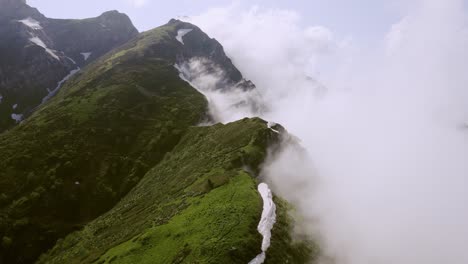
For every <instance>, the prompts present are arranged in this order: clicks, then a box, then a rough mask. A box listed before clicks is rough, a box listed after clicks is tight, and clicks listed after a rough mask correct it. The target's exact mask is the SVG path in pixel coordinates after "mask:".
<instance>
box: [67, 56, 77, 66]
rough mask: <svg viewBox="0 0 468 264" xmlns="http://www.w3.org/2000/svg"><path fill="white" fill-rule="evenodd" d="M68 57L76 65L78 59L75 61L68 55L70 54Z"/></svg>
mask: <svg viewBox="0 0 468 264" xmlns="http://www.w3.org/2000/svg"><path fill="white" fill-rule="evenodd" d="M66 57H67V59H69V60H70V61H71V62H73V64H75V65H76V61H75V60H74V59H72V58H70V57H68V56H66Z"/></svg>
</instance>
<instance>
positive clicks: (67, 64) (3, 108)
mask: <svg viewBox="0 0 468 264" xmlns="http://www.w3.org/2000/svg"><path fill="white" fill-rule="evenodd" d="M137 34H138V31H137V30H136V28H135V27H134V26H133V25H132V22H131V21H130V19H129V18H128V17H127V16H126V15H125V14H121V13H118V12H117V11H110V12H106V13H104V14H102V15H101V16H99V17H96V18H89V19H81V20H79V19H49V18H47V17H45V16H44V15H42V14H41V13H40V12H39V11H38V10H37V9H35V8H32V7H30V6H28V5H27V4H26V3H25V1H22V0H0V36H2V37H1V38H0V58H1V59H0V98H1V99H0V132H1V131H3V130H5V129H7V128H9V127H12V126H13V125H14V124H16V123H19V122H20V121H22V120H23V119H24V118H25V117H26V116H27V115H29V114H30V113H31V112H32V111H33V110H34V109H35V108H36V107H37V106H38V105H39V104H41V103H42V102H43V101H46V100H47V99H49V98H50V97H51V96H52V95H54V94H55V93H56V90H57V89H58V88H60V87H59V86H60V85H61V81H62V80H64V79H66V77H67V76H69V75H70V74H71V73H75V72H76V70H77V69H79V68H80V67H82V66H84V65H86V64H88V63H90V62H91V61H93V60H94V59H96V58H98V57H99V56H101V55H103V54H104V53H106V52H108V51H110V50H111V49H113V48H115V47H117V46H119V45H122V44H123V43H125V42H127V41H128V40H130V39H131V38H133V37H135V36H136V35H137Z"/></svg>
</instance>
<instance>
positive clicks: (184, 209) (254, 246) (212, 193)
mask: <svg viewBox="0 0 468 264" xmlns="http://www.w3.org/2000/svg"><path fill="white" fill-rule="evenodd" d="M271 140H273V135H272V133H271V130H269V129H268V128H267V127H266V123H265V122H264V121H261V120H260V119H252V120H250V119H245V120H242V121H238V122H235V123H231V124H229V125H220V124H219V125H215V126H212V127H192V128H190V129H189V131H188V132H187V134H186V135H185V136H184V137H183V138H182V140H181V141H180V142H179V144H178V145H177V146H176V148H175V149H174V150H173V151H172V152H171V153H170V154H168V155H167V156H166V157H165V159H164V160H163V161H162V162H161V163H160V164H158V165H157V166H155V167H154V168H153V169H152V170H151V171H150V172H148V173H147V174H146V175H145V177H144V178H143V179H142V180H141V182H140V183H139V184H138V185H137V186H136V187H135V188H134V189H133V190H132V191H131V192H130V193H129V194H128V195H127V196H126V197H125V198H124V199H123V200H122V201H121V202H120V203H119V204H118V205H116V206H115V207H114V208H113V209H112V210H111V211H109V212H108V213H107V214H104V215H103V216H101V217H99V218H98V219H96V220H95V221H93V222H92V223H90V224H89V225H88V226H86V228H85V229H84V230H83V231H81V232H77V233H74V234H72V235H70V236H69V237H67V238H66V239H65V240H64V241H62V242H61V243H58V245H57V246H56V247H55V248H54V249H53V250H52V251H51V252H50V253H49V255H48V256H46V257H44V258H43V259H42V262H43V263H64V262H66V263H92V262H94V261H97V262H102V261H107V262H108V261H109V260H110V259H112V258H118V259H119V261H122V263H132V262H133V263H171V262H172V261H176V259H186V261H189V260H198V261H200V263H245V262H248V261H247V260H248V259H250V258H253V257H254V256H255V255H256V254H257V253H258V251H259V246H260V244H261V237H260V235H259V234H258V232H257V230H256V226H257V224H258V221H259V218H260V214H261V208H262V201H261V198H260V196H259V195H258V193H257V191H256V183H255V180H254V179H253V178H252V177H251V176H249V175H248V173H247V172H246V170H247V171H248V170H249V169H248V168H254V167H257V166H258V162H259V161H261V160H262V159H263V157H264V156H265V154H266V152H265V150H266V146H267V144H268V142H269V141H271ZM259 157H260V160H259V159H258V158H259ZM126 241H127V242H126ZM124 242H125V243H124ZM121 243H123V244H121ZM119 244H121V245H119ZM109 249H111V250H110V251H109V252H107V254H106V255H105V256H102V255H103V254H105V253H106V251H107V250H109ZM114 256H116V257H114ZM152 256H153V257H152ZM99 259H100V260H102V261H98V260H99ZM235 259H238V260H239V261H240V262H234V260H235ZM214 260H219V261H220V262H216V261H214ZM221 260H224V261H221ZM228 260H230V261H228ZM154 261H156V262H154ZM157 261H160V262H157ZM189 262H190V261H189Z"/></svg>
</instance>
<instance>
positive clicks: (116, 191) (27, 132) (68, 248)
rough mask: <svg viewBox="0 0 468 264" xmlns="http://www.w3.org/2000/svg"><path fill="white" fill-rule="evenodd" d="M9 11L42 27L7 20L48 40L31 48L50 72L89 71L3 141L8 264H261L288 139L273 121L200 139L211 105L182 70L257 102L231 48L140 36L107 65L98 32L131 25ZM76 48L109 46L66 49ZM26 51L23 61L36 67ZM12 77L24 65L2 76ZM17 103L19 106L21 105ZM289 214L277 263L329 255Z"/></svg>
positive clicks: (280, 228) (193, 39) (278, 231)
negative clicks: (266, 218) (263, 225)
mask: <svg viewBox="0 0 468 264" xmlns="http://www.w3.org/2000/svg"><path fill="white" fill-rule="evenodd" d="M0 1H2V2H1V3H2V4H4V3H7V2H8V4H9V5H10V8H11V9H12V10H15V12H18V13H21V14H22V15H21V17H22V18H24V16H23V15H25V14H26V18H28V17H30V18H31V19H27V20H26V21H23V22H17V21H16V20H15V19H7V20H8V21H9V22H8V23H9V25H10V26H11V27H16V30H13V29H11V31H9V32H10V34H13V33H15V32H16V34H17V35H18V36H20V35H21V34H23V35H24V36H23V37H15V36H14V35H15V34H13V35H12V37H11V39H18V41H20V42H21V41H23V42H24V43H29V42H31V40H30V39H29V38H32V37H31V34H37V36H38V37H39V38H40V39H41V40H42V39H44V41H47V44H46V43H45V42H44V44H46V45H47V46H46V47H48V48H49V50H47V49H46V48H44V47H39V48H38V47H37V45H36V44H31V43H29V44H28V45H30V46H27V45H26V47H27V48H25V49H33V50H34V52H35V53H34V54H35V55H34V56H32V57H31V58H34V59H35V60H38V61H37V63H38V65H42V64H41V62H43V60H44V65H46V66H48V67H49V68H47V67H45V66H44V68H43V69H47V72H48V71H51V70H52V68H50V67H52V66H53V65H55V66H56V67H57V68H56V70H57V71H59V70H60V69H62V70H63V74H67V71H69V70H70V71H71V70H73V69H75V68H74V67H77V66H79V67H80V68H81V70H80V71H79V72H76V73H75V74H74V75H73V76H69V78H67V81H66V82H63V87H62V88H61V89H60V90H59V91H57V93H56V95H55V96H51V97H50V98H49V100H48V101H46V102H44V104H42V105H40V106H39V107H37V108H36V110H35V111H34V112H32V114H31V115H30V116H29V117H28V118H27V119H25V120H24V121H23V122H21V123H20V124H18V125H17V126H14V127H13V128H11V129H9V130H7V131H4V132H3V133H0V168H2V169H1V170H0V263H35V262H37V263H248V262H249V261H250V260H252V259H253V258H255V257H256V256H257V254H259V253H260V251H261V245H262V237H261V235H260V234H259V233H258V232H257V225H258V223H259V220H260V217H261V215H262V198H261V196H260V194H259V192H258V191H257V189H256V186H257V184H258V183H259V180H258V179H257V176H258V172H259V171H260V168H261V164H262V163H263V161H264V160H265V158H266V156H267V153H268V149H270V148H271V147H273V146H275V145H276V144H279V143H280V142H281V137H282V135H284V134H281V133H286V132H285V130H284V129H282V128H281V127H280V126H279V125H278V126H277V127H275V128H274V129H272V128H270V127H269V125H268V124H267V122H265V121H263V120H261V119H259V118H253V119H243V120H239V121H237V122H234V123H230V124H225V125H223V124H215V125H212V126H198V125H199V124H200V122H201V121H203V120H206V118H207V115H208V101H207V99H206V98H205V97H204V96H203V95H202V94H201V93H200V92H199V91H197V90H196V89H195V88H194V87H192V86H191V85H190V83H189V82H187V81H186V80H184V79H183V78H181V73H180V72H179V69H177V68H176V65H179V64H182V63H184V62H186V61H189V60H191V59H202V60H204V61H210V63H211V64H210V65H212V68H211V70H215V69H221V70H222V71H223V72H224V76H223V80H222V82H219V83H217V84H216V87H215V89H220V91H222V90H223V89H232V87H235V88H236V89H237V88H240V89H255V86H254V85H253V83H251V82H250V81H247V80H245V79H244V78H243V76H242V74H241V73H240V72H239V70H238V69H237V68H236V67H235V66H234V65H233V63H232V61H231V60H230V59H229V58H228V56H227V55H226V54H225V52H224V49H223V47H222V46H221V44H220V43H219V42H218V41H216V40H215V39H212V38H210V37H209V36H208V35H207V34H205V33H204V32H203V31H202V30H200V29H199V28H198V27H196V26H194V25H192V24H189V23H184V22H181V21H178V20H171V21H170V22H169V23H168V24H166V25H163V26H161V27H158V28H156V29H153V30H150V31H147V32H143V33H140V34H138V35H137V36H134V37H131V36H132V35H134V34H135V33H134V32H133V31H132V30H129V31H128V32H127V33H128V35H127V37H128V41H126V42H125V43H123V44H122V45H117V44H116V43H117V41H116V42H115V46H118V47H115V48H114V49H112V50H111V51H109V52H107V53H105V51H104V48H102V50H100V49H99V47H104V46H105V45H103V46H99V45H98V43H101V42H100V41H98V40H96V38H99V37H98V36H97V35H93V34H94V33H90V32H92V29H95V27H94V25H95V24H96V23H97V24H100V23H101V22H102V20H106V21H107V20H110V21H114V19H113V17H114V16H119V17H121V16H123V15H119V14H118V13H115V12H110V13H105V14H104V15H102V16H100V17H98V18H95V19H89V20H73V21H71V20H50V19H46V18H41V17H40V16H41V15H40V14H39V13H38V12H37V10H35V9H32V8H30V7H28V6H26V5H25V4H24V1H5V0H0ZM36 12H37V13H36ZM6 13H8V12H6ZM34 14H36V15H34ZM8 16H10V15H4V17H8ZM109 17H110V18H109ZM35 21H37V23H36V22H35ZM96 21H101V22H96ZM122 21H123V20H122ZM102 23H104V25H107V26H106V27H108V28H112V26H111V25H109V24H106V23H107V22H102ZM111 24H113V25H116V27H120V26H118V25H120V24H119V23H117V22H115V23H114V22H113V23H111ZM0 25H3V24H0ZM123 25H126V23H123ZM130 25H131V24H130ZM38 26H40V27H41V28H42V29H34V28H37V27H38ZM88 26H89V27H90V28H91V29H84V28H87V27H88ZM0 27H1V26H0ZM131 27H132V26H131ZM6 28H8V26H7V27H6ZM66 28H75V29H76V28H79V29H76V30H66ZM96 28H99V27H98V26H96ZM47 29H51V30H50V32H48V31H47ZM129 29H130V28H129ZM96 30H101V29H96ZM7 31H8V30H7ZM116 31H119V32H122V30H116ZM124 31H125V30H124ZM18 32H20V33H18ZM21 32H23V33H21ZM59 36H60V37H59ZM66 36H68V37H66ZM76 36H80V37H77V38H87V37H89V42H93V41H95V43H97V44H96V45H95V46H81V45H87V44H86V43H84V42H83V43H81V44H80V42H79V41H77V42H76V43H71V42H68V40H66V39H67V38H75V37H76ZM49 39H50V42H48V41H49ZM53 39H54V40H53ZM59 39H60V40H59ZM104 39H106V38H104ZM119 40H120V39H119ZM122 41H123V40H122ZM23 42H22V43H23ZM85 42H86V41H85ZM93 47H94V48H93ZM23 48H24V47H23ZM92 48H93V49H92ZM58 50H60V51H58ZM83 51H90V52H93V53H95V55H94V56H95V57H92V56H93V55H91V56H90V57H89V58H88V60H93V61H92V62H90V61H86V60H84V58H85V57H83V58H82V59H81V60H80V58H79V57H80V55H81V54H80V53H82V52H83ZM18 52H20V53H18V54H17V56H11V60H18V61H22V58H23V57H21V54H22V53H21V52H24V51H18ZM102 53H105V54H104V55H102V56H99V55H101V54H102ZM55 56H56V57H58V59H57V58H56V57H55ZM67 57H69V58H67ZM28 58H29V57H28ZM72 60H73V61H75V62H73V61H72ZM22 63H26V62H22ZM29 63H32V62H31V61H28V63H26V64H27V65H32V66H31V67H32V68H34V67H33V66H34V65H35V64H29ZM19 64H20V63H18V65H19ZM9 65H17V64H15V62H11V63H7V62H4V63H3V66H2V67H5V68H8V67H10V66H9ZM15 67H17V66H15ZM41 67H42V66H41ZM2 69H3V68H2ZM54 70H55V68H54ZM208 71H210V68H209V67H208ZM23 74H24V76H25V77H28V78H29V75H31V76H35V77H34V78H40V75H38V74H37V73H36V72H35V71H28V72H25V73H23ZM2 76H14V74H13V75H11V73H9V75H2ZM65 76H66V75H65ZM2 78H3V77H2ZM4 78H5V80H10V77H8V78H7V77H4ZM31 78H33V77H31ZM57 78H63V76H58V77H57ZM53 81H55V80H53ZM17 82H20V79H18V80H17ZM2 87H3V86H2ZM22 88H24V87H22ZM2 89H3V88H2ZM10 89H11V90H12V91H13V90H18V91H20V89H19V88H18V89H14V88H12V87H10ZM37 89H40V88H37ZM5 90H7V89H5ZM21 91H22V90H21ZM19 94H20V93H19ZM5 95H6V96H9V95H8V94H6V93H5ZM24 95H27V94H24ZM18 98H19V97H18ZM40 98H41V97H40V96H39V97H38V99H40ZM17 100H19V99H17ZM5 102H6V103H5ZM4 103H5V105H6V104H12V102H11V101H10V99H8V97H6V100H5V101H4ZM37 103H40V100H39V102H37ZM33 105H34V104H31V109H32V106H33ZM0 111H3V109H0ZM25 111H26V110H25ZM15 113H18V114H19V113H23V112H15ZM278 131H281V133H280V132H278ZM275 203H276V204H277V212H276V214H277V223H276V224H275V227H274V229H273V231H272V232H273V233H272V237H273V241H272V245H271V248H270V251H269V252H271V254H269V253H267V259H266V262H265V263H285V262H286V263H307V262H308V260H309V259H310V257H312V256H313V254H315V253H316V251H314V249H315V248H314V247H313V245H312V244H311V243H309V242H304V241H295V240H293V239H292V235H291V233H292V223H291V220H290V218H289V217H288V214H287V212H288V210H289V206H288V204H287V203H286V202H284V201H282V200H281V199H280V198H278V197H275Z"/></svg>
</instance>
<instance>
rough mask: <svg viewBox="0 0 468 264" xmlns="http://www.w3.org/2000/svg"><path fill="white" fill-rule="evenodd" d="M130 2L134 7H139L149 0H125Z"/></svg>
mask: <svg viewBox="0 0 468 264" xmlns="http://www.w3.org/2000/svg"><path fill="white" fill-rule="evenodd" d="M125 1H126V2H127V3H128V4H130V5H132V6H133V7H136V8H139V7H143V6H145V5H147V4H148V3H149V0H125Z"/></svg>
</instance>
